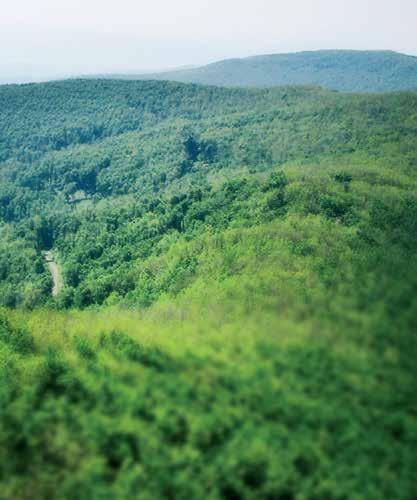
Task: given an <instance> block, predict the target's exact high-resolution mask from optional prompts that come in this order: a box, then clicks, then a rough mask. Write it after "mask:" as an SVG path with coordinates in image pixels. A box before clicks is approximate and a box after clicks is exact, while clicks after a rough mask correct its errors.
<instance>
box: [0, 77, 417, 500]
mask: <svg viewBox="0 0 417 500" xmlns="http://www.w3.org/2000/svg"><path fill="white" fill-rule="evenodd" d="M416 111H417V92H399V93H383V94H367V95H366V94H343V93H339V92H332V91H328V90H323V89H320V88H316V87H277V88H272V89H242V88H221V87H204V86H199V85H196V84H182V83H172V82H171V83H168V82H159V81H110V80H109V81H106V80H73V81H63V82H59V83H46V84H39V85H23V86H5V87H0V491H1V493H0V497H1V498H2V499H3V498H4V499H5V500H8V499H27V498H36V499H41V500H43V499H54V500H55V499H57V500H61V499H63V500H67V499H68V500H70V499H75V498H77V499H80V500H90V499H92V498H94V499H99V498H100V499H103V500H104V499H127V500H130V499H132V500H133V499H138V498H140V499H144V500H147V499H155V498H157V499H159V498H161V499H171V498H175V499H202V498H204V499H205V498H207V499H210V500H211V499H213V500H230V499H236V500H243V499H252V498H256V499H259V500H271V499H277V500H301V499H313V498H314V499H339V500H342V499H351V498H352V499H359V498H366V499H367V500H368V499H369V500H380V499H381V498H388V499H390V500H391V499H392V500H408V499H415V498H417V490H416V481H415V472H416V470H417V457H416V453H415V450H416V448H417V408H416V404H415V401H416V398H415V395H416V393H417V376H416V362H415V361H416V359H417V336H416V335H415V333H416V331H417V170H416V167H417V140H416V137H417V112H416ZM47 261H48V262H47ZM52 261H53V262H52ZM48 264H49V269H48ZM52 264H53V265H52ZM50 269H51V270H52V272H54V274H55V275H58V274H59V286H56V287H55V292H54V293H55V294H56V296H53V294H52V292H53V288H52V285H53V284H52V279H51V272H50ZM58 271H59V273H58Z"/></svg>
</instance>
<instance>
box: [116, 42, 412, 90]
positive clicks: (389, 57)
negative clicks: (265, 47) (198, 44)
mask: <svg viewBox="0 0 417 500" xmlns="http://www.w3.org/2000/svg"><path fill="white" fill-rule="evenodd" d="M109 77H111V78H115V77H117V78H124V79H143V80H172V81H177V82H184V83H199V84H204V85H218V86H244V87H271V86H278V85H318V86H321V87H325V88H328V89H332V90H339V91H345V92H389V91H400V90H412V89H417V57H414V56H409V55H405V54H400V53H398V52H392V51H358V50H320V51H311V52H296V53H290V54H271V55H260V56H252V57H247V58H243V59H226V60H223V61H219V62H215V63H212V64H208V65H207V66H201V67H198V68H191V69H180V70H175V71H167V72H161V73H149V74H145V75H117V76H116V75H109V76H107V78H109Z"/></svg>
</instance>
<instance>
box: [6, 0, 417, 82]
mask: <svg viewBox="0 0 417 500" xmlns="http://www.w3.org/2000/svg"><path fill="white" fill-rule="evenodd" d="M416 25H417V0H285V1H283V0H111V1H110V0H1V5H0V80H1V79H3V80H4V79H7V77H8V76H9V75H12V76H14V77H15V76H16V75H24V74H27V75H28V76H29V77H34V78H40V77H42V76H49V75H52V74H56V75H59V74H63V73H65V74H74V73H95V72H111V71H114V72H123V71H141V70H144V69H159V68H166V67H174V66H178V65H187V64H204V63H207V62H211V61H214V60H217V59H222V58H228V57H234V56H237V57H240V56H245V55H253V54H260V53H273V52H292V51H297V50H315V49H323V48H353V49H392V50H397V51H400V52H405V53H408V54H414V55H417V34H416Z"/></svg>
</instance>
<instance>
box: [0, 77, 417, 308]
mask: <svg viewBox="0 0 417 500" xmlns="http://www.w3.org/2000/svg"><path fill="white" fill-rule="evenodd" d="M416 108H417V94H416V93H398V94H386V95H379V94H376V95H368V96H361V95H345V94H338V93H334V92H330V91H325V90H321V89H317V88H314V87H281V88H274V89H264V90H262V89H260V90H251V89H236V88H235V89H227V88H217V87H204V86H198V85H186V84H181V83H167V82H155V81H142V82H141V81H106V80H78V81H77V80H72V81H63V82H54V83H46V84H31V85H23V86H17V85H13V86H3V87H0V110H1V111H0V181H1V182H0V217H1V220H2V221H3V226H2V227H1V231H2V242H1V245H2V252H1V254H0V270H1V273H0V278H1V280H0V290H2V293H1V299H0V300H1V302H2V303H4V304H6V305H13V304H26V305H36V304H38V303H42V302H44V301H47V300H49V296H50V290H51V282H50V276H49V274H48V270H47V269H46V268H45V265H44V264H43V263H42V256H41V253H40V252H41V251H42V250H48V249H50V248H51V247H54V248H56V249H57V250H59V251H60V258H61V265H62V267H63V274H64V280H65V282H66V286H65V287H64V292H63V293H62V294H61V300H63V301H64V302H65V303H67V304H72V303H75V304H77V305H79V306H85V305H89V304H92V303H98V304H100V303H102V302H103V301H105V300H106V299H107V298H108V297H109V296H111V295H112V294H116V295H117V296H118V297H124V296H126V295H127V294H129V293H130V294H131V295H132V297H133V296H134V295H135V293H134V292H133V291H132V290H134V289H136V287H137V286H138V284H137V283H136V278H135V277H134V274H135V272H136V271H134V270H135V269H136V262H137V259H139V258H141V259H143V258H145V257H146V258H147V257H149V256H151V255H153V254H154V252H155V251H157V250H156V248H157V246H156V245H157V244H158V243H159V242H161V241H163V240H164V239H165V238H168V235H170V236H169V237H170V238H171V237H173V235H177V236H180V235H185V234H188V232H189V231H190V232H191V233H190V234H194V231H197V232H199V231H204V230H205V229H204V228H207V227H208V226H212V227H218V228H226V227H228V226H229V225H230V224H232V225H234V224H237V223H238V222H237V221H238V220H240V219H241V218H242V217H243V219H245V217H246V218H248V217H249V214H248V213H247V212H246V211H245V210H246V209H243V208H242V207H240V208H239V207H235V206H234V202H233V200H234V197H235V196H237V197H238V199H239V197H241V196H243V197H246V196H249V194H248V192H247V190H248V189H249V192H252V191H251V190H252V189H255V187H253V186H255V185H256V183H258V182H261V181H262V179H263V178H265V176H266V177H267V176H268V175H269V174H271V173H273V172H274V170H275V169H276V168H278V167H282V166H285V165H290V164H296V163H300V164H307V165H311V164H322V163H323V162H327V163H328V162H330V163H331V164H333V165H334V166H335V167H336V166H337V165H338V164H339V163H341V164H345V162H346V161H348V160H347V159H349V158H351V157H354V160H352V162H353V163H352V164H354V165H361V164H362V163H363V162H365V163H369V162H371V161H372V162H374V163H381V164H390V165H391V164H392V165H393V167H394V165H395V168H397V169H398V168H400V166H401V165H403V166H404V167H406V166H407V165H412V164H413V162H414V161H415V158H416V154H417V153H416V149H417V147H416V141H415V135H416V130H417V123H416V115H415V109H416ZM361 158H363V159H361ZM341 175H342V174H341ZM349 175H351V174H349ZM251 179H252V180H251ZM228 182H231V184H230V186H229V184H227V183H228ZM247 182H249V184H246V183H247ZM252 182H255V184H254V185H253V186H252ZM249 186H252V187H251V188H249ZM257 189H260V191H259V193H258V192H257ZM262 189H267V188H266V187H265V186H264V187H261V186H260V185H259V186H258V187H257V188H256V189H255V191H254V192H253V194H252V195H253V196H252V198H250V197H249V198H248V200H249V199H252V202H251V203H254V204H255V206H257V204H258V203H260V200H261V199H263V195H262V196H261V193H262V192H263V191H262ZM229 190H232V191H229ZM235 190H236V193H235V194H234V195H233V196H232V197H231V198H229V197H230V196H231V194H230V193H232V192H235ZM228 193H229V194H228ZM224 196H225V197H226V198H225V199H223V197H224ZM277 196H278V195H277ZM265 203H266V202H265ZM271 203H272V202H271ZM276 203H277V206H279V205H280V202H279V201H277V202H276ZM297 203H298V201H297ZM331 203H335V204H336V206H338V204H339V203H342V205H343V206H344V203H345V202H342V201H340V200H334V201H332V202H331ZM261 205H262V203H261ZM266 206H268V205H266ZM256 210H260V213H259V214H258V215H256V216H255V214H256V213H257V211H256ZM256 210H255V212H253V213H252V212H250V213H251V215H250V217H249V220H252V222H254V221H255V220H258V219H257V217H261V218H260V219H259V220H264V217H266V219H265V220H268V217H270V216H271V213H272V214H273V213H274V210H272V212H271V213H270V212H269V209H266V212H263V211H262V210H261V208H260V207H258V209H256ZM277 210H278V208H277ZM334 210H335V213H338V210H341V211H342V212H343V211H344V209H343V208H342V207H339V208H335V209H334ZM235 211H236V212H235ZM278 212H279V210H278ZM265 214H266V215H265ZM267 214H269V215H267ZM253 217H255V218H253ZM243 219H242V220H243ZM93 221H95V222H93ZM99 221H100V222H99ZM92 224H93V226H94V229H93V228H92ZM109 225H110V226H111V227H112V228H113V230H112V231H111V232H110V233H109V232H108V227H110V226H109ZM135 228H136V229H135ZM177 236H176V237H177ZM181 237H182V236H181ZM110 255H111V257H110ZM132 273H133V274H132ZM28 277H29V278H30V283H31V285H30V286H29V287H28V284H27V281H28ZM147 293H148V292H145V291H144V289H143V287H142V288H141V289H140V294H142V295H143V294H145V295H146V294H147ZM149 293H150V292H149ZM151 296H152V297H153V295H152V293H151ZM134 300H136V299H134ZM138 300H139V301H142V302H143V303H148V302H149V301H152V300H154V299H153V298H152V299H151V298H150V296H147V298H144V297H142V298H141V299H138Z"/></svg>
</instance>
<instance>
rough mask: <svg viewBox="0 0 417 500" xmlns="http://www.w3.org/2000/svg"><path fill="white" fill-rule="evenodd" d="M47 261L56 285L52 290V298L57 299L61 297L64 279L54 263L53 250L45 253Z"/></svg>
mask: <svg viewBox="0 0 417 500" xmlns="http://www.w3.org/2000/svg"><path fill="white" fill-rule="evenodd" d="M45 260H46V262H47V264H48V267H49V270H50V272H51V275H52V280H53V283H54V286H53V288H52V297H56V296H57V295H59V292H60V291H61V289H62V279H61V272H60V269H59V266H58V264H57V263H56V262H55V261H54V253H53V251H52V250H48V251H47V252H45Z"/></svg>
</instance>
